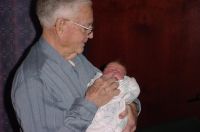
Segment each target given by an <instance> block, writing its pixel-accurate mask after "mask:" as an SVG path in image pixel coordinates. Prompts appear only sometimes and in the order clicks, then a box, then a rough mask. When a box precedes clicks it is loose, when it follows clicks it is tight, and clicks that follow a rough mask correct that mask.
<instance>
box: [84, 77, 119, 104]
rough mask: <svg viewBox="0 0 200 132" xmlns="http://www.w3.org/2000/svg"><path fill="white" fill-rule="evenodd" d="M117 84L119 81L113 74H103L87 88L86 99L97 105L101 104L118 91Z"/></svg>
mask: <svg viewBox="0 0 200 132" xmlns="http://www.w3.org/2000/svg"><path fill="white" fill-rule="evenodd" d="M118 86H119V83H118V82H117V80H116V79H115V78H114V77H113V75H103V76H101V77H100V78H99V79H97V80H95V81H94V84H93V85H92V86H90V87H89V88H88V90H87V92H86V99H87V100H89V101H91V102H93V103H95V104H96V106H97V107H100V106H103V105H105V104H106V103H107V102H109V101H110V100H111V99H112V98H113V97H114V96H117V95H118V94H119V93H120V90H119V89H117V88H118Z"/></svg>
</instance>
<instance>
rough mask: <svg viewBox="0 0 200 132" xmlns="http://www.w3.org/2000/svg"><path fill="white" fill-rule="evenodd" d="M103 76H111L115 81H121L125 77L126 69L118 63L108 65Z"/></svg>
mask: <svg viewBox="0 0 200 132" xmlns="http://www.w3.org/2000/svg"><path fill="white" fill-rule="evenodd" d="M103 74H104V75H108V74H109V75H110V74H112V75H113V76H114V77H115V78H116V79H118V80H121V79H123V78H124V76H125V75H126V69H125V67H124V66H122V65H121V64H119V63H115V62H113V63H109V64H108V65H107V66H106V68H105V69H104V71H103Z"/></svg>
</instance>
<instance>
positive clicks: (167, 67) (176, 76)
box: [0, 0, 200, 132]
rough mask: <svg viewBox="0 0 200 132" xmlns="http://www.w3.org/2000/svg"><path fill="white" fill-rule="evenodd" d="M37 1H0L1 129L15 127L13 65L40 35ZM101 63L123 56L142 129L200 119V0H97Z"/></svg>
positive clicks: (91, 46) (94, 50) (95, 51)
mask: <svg viewBox="0 0 200 132" xmlns="http://www.w3.org/2000/svg"><path fill="white" fill-rule="evenodd" d="M33 6H34V0H33V1H31V0H6V1H3V0H0V19H1V20H0V51H1V52H0V94H1V95H0V115H1V118H0V132H1V131H2V132H3V131H6V132H12V131H13V129H12V127H13V128H14V129H16V127H17V125H16V123H15V121H16V120H15V118H14V117H15V116H14V114H13V111H12V107H11V104H10V86H11V81H12V76H13V73H14V72H15V67H17V65H18V63H17V62H19V60H21V59H20V58H23V57H22V54H23V53H24V52H25V49H27V48H28V46H29V45H31V44H32V43H33V42H34V40H36V38H37V36H38V35H39V34H40V29H39V26H38V24H37V20H36V18H35V15H34V13H33V10H34V8H33ZM94 18H95V22H94V26H95V31H94V39H93V40H91V41H90V42H89V43H88V45H87V48H86V52H85V54H86V55H87V56H88V58H89V60H91V62H92V63H93V64H94V65H96V66H97V67H100V66H102V65H103V64H105V63H107V62H109V61H112V60H116V59H119V60H121V61H122V62H123V63H124V64H125V65H126V67H127V69H128V75H130V76H134V77H135V78H136V80H137V81H138V83H139V85H140V87H141V95H140V97H139V98H140V100H141V102H142V112H141V114H140V116H139V121H138V127H145V126H151V125H156V124H158V123H160V122H166V121H171V120H176V119H187V118H200V83H199V82H200V77H199V75H200V69H199V67H200V52H199V51H200V24H199V23H200V0H105V1H98V0H94Z"/></svg>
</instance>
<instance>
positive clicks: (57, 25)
mask: <svg viewBox="0 0 200 132" xmlns="http://www.w3.org/2000/svg"><path fill="white" fill-rule="evenodd" d="M64 25H65V20H64V19H62V18H59V19H57V20H56V23H55V29H56V33H57V35H58V36H61V35H62V34H63V32H64Z"/></svg>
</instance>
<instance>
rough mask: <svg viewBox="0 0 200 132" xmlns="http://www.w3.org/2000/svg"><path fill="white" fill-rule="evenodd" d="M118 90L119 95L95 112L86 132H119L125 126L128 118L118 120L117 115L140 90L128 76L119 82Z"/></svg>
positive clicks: (99, 74)
mask: <svg viewBox="0 0 200 132" xmlns="http://www.w3.org/2000/svg"><path fill="white" fill-rule="evenodd" d="M101 75H102V73H97V74H96V76H95V77H94V78H93V79H92V80H91V81H90V83H89V84H88V87H89V86H91V85H92V84H93V83H94V81H95V80H96V79H97V78H99V77H100V76H101ZM118 88H119V89H120V94H119V95H118V96H115V97H114V98H113V99H111V100H110V101H109V102H108V103H107V104H105V105H104V106H102V107H100V108H99V109H98V110H97V112H96V114H95V117H94V119H93V120H92V123H91V124H90V125H89V127H88V128H87V130H86V132H121V131H122V130H123V128H124V127H125V126H126V124H127V120H128V117H125V118H124V119H120V118H119V114H120V113H121V112H123V111H124V110H125V107H126V104H129V103H131V102H133V100H134V99H135V98H137V97H138V95H139V93H140V89H139V85H138V84H137V82H136V80H135V79H134V78H133V77H128V76H125V77H124V79H123V80H119V87H118Z"/></svg>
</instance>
